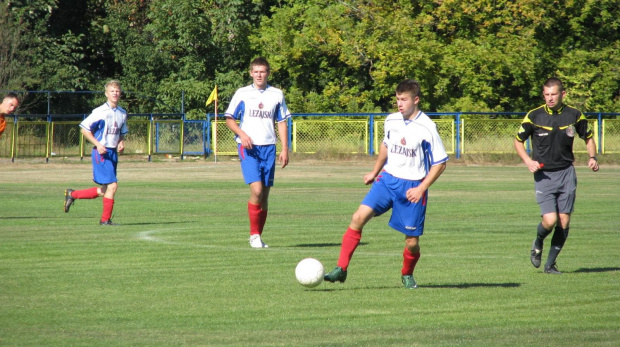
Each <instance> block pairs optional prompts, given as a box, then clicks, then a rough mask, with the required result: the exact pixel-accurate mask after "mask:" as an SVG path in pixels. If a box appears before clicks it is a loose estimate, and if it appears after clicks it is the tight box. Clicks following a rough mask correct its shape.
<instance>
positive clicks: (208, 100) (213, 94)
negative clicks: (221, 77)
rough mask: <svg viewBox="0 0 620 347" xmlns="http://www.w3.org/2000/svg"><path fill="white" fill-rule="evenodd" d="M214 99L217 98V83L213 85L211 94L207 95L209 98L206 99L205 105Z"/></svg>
mask: <svg viewBox="0 0 620 347" xmlns="http://www.w3.org/2000/svg"><path fill="white" fill-rule="evenodd" d="M216 100H217V85H215V88H213V91H212V92H211V95H209V98H208V99H207V102H206V103H205V106H209V104H210V103H212V102H213V101H216Z"/></svg>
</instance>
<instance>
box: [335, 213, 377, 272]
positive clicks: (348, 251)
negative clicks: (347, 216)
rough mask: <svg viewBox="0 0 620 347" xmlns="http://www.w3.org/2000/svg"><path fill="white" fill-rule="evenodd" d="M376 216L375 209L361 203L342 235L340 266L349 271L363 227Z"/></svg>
mask: <svg viewBox="0 0 620 347" xmlns="http://www.w3.org/2000/svg"><path fill="white" fill-rule="evenodd" d="M374 216H375V211H374V210H373V209H372V208H370V207H369V206H366V205H360V206H359V207H358V208H357V211H355V213H353V216H352V217H351V223H350V224H349V227H348V228H347V230H346V231H345V233H344V235H343V236H342V246H341V248H340V257H339V258H338V266H339V267H341V268H342V269H343V270H344V271H347V268H348V267H349V263H350V262H351V258H352V257H353V253H354V252H355V249H357V246H358V245H359V244H360V240H361V239H362V229H364V225H366V223H368V221H369V220H370V219H371V218H372V217H374Z"/></svg>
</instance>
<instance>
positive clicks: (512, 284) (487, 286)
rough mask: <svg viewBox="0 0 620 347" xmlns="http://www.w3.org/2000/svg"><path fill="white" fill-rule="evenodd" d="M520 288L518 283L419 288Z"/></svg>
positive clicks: (427, 286) (466, 284) (433, 285)
mask: <svg viewBox="0 0 620 347" xmlns="http://www.w3.org/2000/svg"><path fill="white" fill-rule="evenodd" d="M520 286H521V284H520V283H459V284H430V285H423V286H420V288H456V289H467V288H480V287H486V288H489V287H498V288H517V287H520Z"/></svg>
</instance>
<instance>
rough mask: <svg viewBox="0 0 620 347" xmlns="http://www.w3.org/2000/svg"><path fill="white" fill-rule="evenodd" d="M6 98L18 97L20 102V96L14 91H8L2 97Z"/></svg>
mask: <svg viewBox="0 0 620 347" xmlns="http://www.w3.org/2000/svg"><path fill="white" fill-rule="evenodd" d="M4 99H17V102H19V96H17V94H15V93H13V92H9V93H6V95H4V98H2V100H4Z"/></svg>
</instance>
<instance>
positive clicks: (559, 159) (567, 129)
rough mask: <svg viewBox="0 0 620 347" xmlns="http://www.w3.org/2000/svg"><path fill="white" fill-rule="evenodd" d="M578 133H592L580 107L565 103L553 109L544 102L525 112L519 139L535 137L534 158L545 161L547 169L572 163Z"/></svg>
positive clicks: (585, 135)
mask: <svg viewBox="0 0 620 347" xmlns="http://www.w3.org/2000/svg"><path fill="white" fill-rule="evenodd" d="M575 135H578V136H579V137H580V138H582V139H584V140H586V139H589V138H591V137H592V136H593V134H592V130H588V121H587V120H586V117H585V116H584V115H583V113H581V111H579V110H578V109H576V108H574V107H570V106H566V105H563V106H562V108H561V109H560V110H558V111H554V110H552V109H550V108H549V107H547V105H546V104H545V105H542V106H540V107H538V108H535V109H533V110H531V111H530V112H528V113H527V115H525V118H524V119H523V122H522V123H521V128H519V133H518V134H517V136H516V138H517V140H519V141H520V142H525V140H527V138H528V137H531V138H532V149H533V153H532V159H533V160H536V161H537V162H539V163H543V164H544V167H543V168H542V170H544V171H554V170H560V169H565V168H567V167H569V166H571V165H572V164H573V162H574V161H575V156H574V155H573V140H574V139H575Z"/></svg>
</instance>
